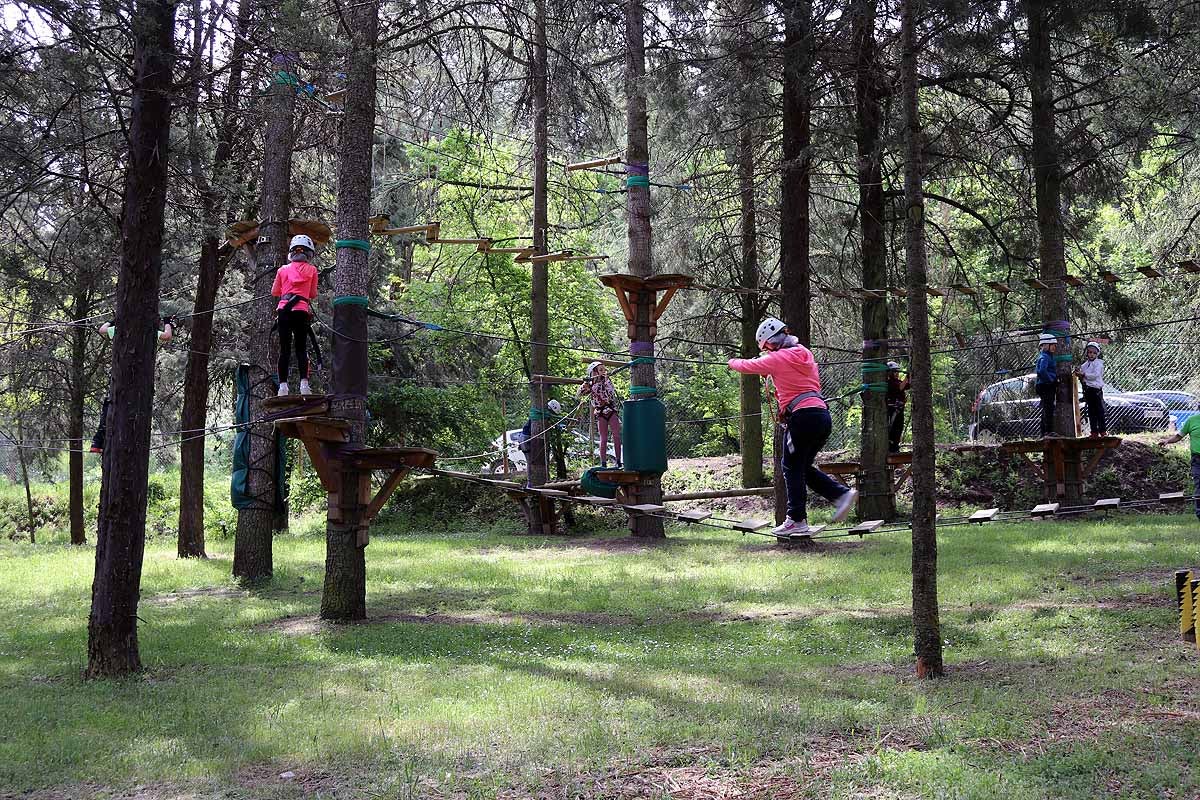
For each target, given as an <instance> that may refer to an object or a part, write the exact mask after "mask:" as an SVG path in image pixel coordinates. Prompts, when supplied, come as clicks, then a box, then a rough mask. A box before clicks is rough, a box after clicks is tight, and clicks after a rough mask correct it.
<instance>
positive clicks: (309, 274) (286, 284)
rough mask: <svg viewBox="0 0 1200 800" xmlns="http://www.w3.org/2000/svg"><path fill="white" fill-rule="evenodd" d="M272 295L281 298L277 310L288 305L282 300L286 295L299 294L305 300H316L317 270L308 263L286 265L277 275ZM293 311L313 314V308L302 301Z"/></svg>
mask: <svg viewBox="0 0 1200 800" xmlns="http://www.w3.org/2000/svg"><path fill="white" fill-rule="evenodd" d="M271 294H273V295H275V296H276V297H278V298H280V300H279V305H277V306H275V308H276V310H278V309H280V308H283V307H284V306H285V305H287V301H286V300H284V299H282V298H283V296H284V295H285V294H298V295H300V296H301V297H303V298H305V300H315V299H316V297H317V268H316V267H314V266H313V265H312V264H310V263H308V262H307V261H292V262H290V263H287V264H284V265H283V266H282V267H280V268H279V271H278V272H276V273H275V283H274V285H272V286H271ZM292 310H293V311H307V312H309V313H310V314H311V313H312V306H310V305H309V304H308V303H306V302H305V301H304V300H301V301H300V302H299V303H296V305H294V306H292Z"/></svg>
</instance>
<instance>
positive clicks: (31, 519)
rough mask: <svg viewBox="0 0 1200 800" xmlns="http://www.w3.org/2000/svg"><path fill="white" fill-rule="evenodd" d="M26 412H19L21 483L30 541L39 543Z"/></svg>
mask: <svg viewBox="0 0 1200 800" xmlns="http://www.w3.org/2000/svg"><path fill="white" fill-rule="evenodd" d="M23 419H24V412H21V413H18V414H17V462H18V463H19V464H20V465H21V484H22V485H23V486H24V487H25V520H26V522H27V523H28V525H29V543H30V544H37V538H36V536H37V518H36V517H35V516H34V514H33V491H32V490H31V489H30V487H29V459H28V457H27V456H26V455H25V425H24V423H23V422H22V420H23Z"/></svg>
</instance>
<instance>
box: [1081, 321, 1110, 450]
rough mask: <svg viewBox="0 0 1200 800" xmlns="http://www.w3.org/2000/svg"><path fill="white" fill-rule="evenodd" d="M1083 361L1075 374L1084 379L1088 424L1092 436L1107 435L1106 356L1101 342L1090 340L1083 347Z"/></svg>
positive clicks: (1084, 400) (1084, 397) (1084, 399)
mask: <svg viewBox="0 0 1200 800" xmlns="http://www.w3.org/2000/svg"><path fill="white" fill-rule="evenodd" d="M1083 356H1084V359H1083V363H1082V364H1080V365H1079V368H1078V369H1076V370H1075V374H1076V375H1078V376H1079V379H1080V380H1081V381H1083V402H1084V405H1086V406H1087V414H1088V424H1089V425H1090V426H1091V428H1092V436H1107V435H1108V421H1107V419H1105V415H1104V358H1103V353H1102V352H1101V350H1100V343H1099V342H1088V343H1087V347H1085V348H1083Z"/></svg>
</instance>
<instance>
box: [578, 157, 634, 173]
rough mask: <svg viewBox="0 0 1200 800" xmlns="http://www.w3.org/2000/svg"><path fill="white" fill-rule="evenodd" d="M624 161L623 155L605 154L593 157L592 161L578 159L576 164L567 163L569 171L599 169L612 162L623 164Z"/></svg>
mask: <svg viewBox="0 0 1200 800" xmlns="http://www.w3.org/2000/svg"><path fill="white" fill-rule="evenodd" d="M623 161H624V159H623V158H622V157H621V156H605V157H603V158H593V159H591V160H590V161H576V162H575V163H574V164H567V172H577V171H579V170H581V169H599V168H601V167H607V166H609V165H611V164H621V163H623Z"/></svg>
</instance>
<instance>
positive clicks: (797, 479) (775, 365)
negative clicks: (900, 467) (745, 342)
mask: <svg viewBox="0 0 1200 800" xmlns="http://www.w3.org/2000/svg"><path fill="white" fill-rule="evenodd" d="M755 339H757V340H758V346H759V349H761V350H762V351H763V355H761V356H759V357H758V358H731V359H730V360H729V368H730V369H732V370H734V371H735V372H742V373H746V374H749V375H769V376H770V377H771V380H772V381H773V382H774V383H775V396H776V399H777V400H778V401H779V411H780V416H781V419H782V420H783V423H784V424H785V425H786V426H787V435H786V436H785V437H784V441H785V446H784V452H783V458H782V459H781V461H782V464H783V480H784V484H785V485H786V486H787V519H786V520H784V522H783V524H782V525H780V526H779V527H778V528H776V529H775V531H774V532H775V535H776V536H805V535H807V534H808V532H809V526H808V489H809V488H811V489H812V490H813V491H814V492H816V493H817V494H819V495H821V496H822V497H824V498H825V499H826V500H829V501H830V502H832V503H833V504H834V513H833V521H834V522H835V523H836V522H841V521H842V520H844V519H845V518H846V517H847V516H849V514H850V509H851V508H852V507H853V505H854V500H855V499H856V498H857V497H858V491H857V490H855V489H850V488H847V487H846V486H844V485H842V484H841V483H839V482H838V481H836V480H834V479H833V478H831V477H830V476H828V475H826V474H825V473H824V472H822V471H821V470H820V469H818V468H817V467H815V466H814V465H813V462H814V461H815V460H816V457H817V453H819V452H821V448H822V447H824V446H825V442H827V441H828V440H829V434H830V433H831V432H832V430H833V419H832V418H831V417H830V416H829V406H827V405H826V404H825V398H823V397H822V396H821V376H820V373H819V371H818V369H817V361H816V359H815V358H814V357H813V354H812V351H811V350H809V349H808V348H807V347H805V346H804V345H802V344H800V341H799V340H798V339H797V338H796V337H795V336H791V335H789V334H788V332H787V327H786V326H785V325H784V324H783V323H782V322H781V321H779V320H778V319H776V318H775V317H767V318H766V319H765V320H763V323H762V324H761V325H759V326H758V331H757V332H756V333H755Z"/></svg>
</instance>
